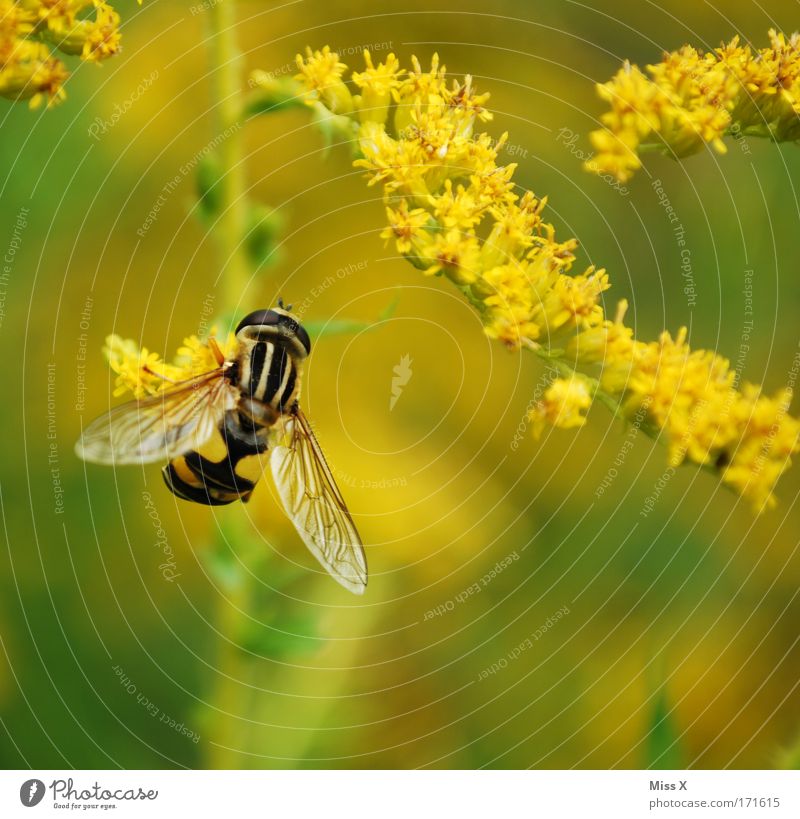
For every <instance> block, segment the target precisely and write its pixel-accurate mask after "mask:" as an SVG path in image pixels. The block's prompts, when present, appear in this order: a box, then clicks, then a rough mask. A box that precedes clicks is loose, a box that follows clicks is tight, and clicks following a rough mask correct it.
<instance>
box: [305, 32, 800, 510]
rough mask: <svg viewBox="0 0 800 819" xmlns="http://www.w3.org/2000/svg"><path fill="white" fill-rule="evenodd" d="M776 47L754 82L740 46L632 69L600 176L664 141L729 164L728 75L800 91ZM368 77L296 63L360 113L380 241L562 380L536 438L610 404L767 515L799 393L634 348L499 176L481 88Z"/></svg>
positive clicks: (541, 414)
mask: <svg viewBox="0 0 800 819" xmlns="http://www.w3.org/2000/svg"><path fill="white" fill-rule="evenodd" d="M773 41H774V42H773V50H774V52H775V54H774V55H773V58H771V59H770V60H768V59H766V58H759V59H758V60H757V61H756V62H757V63H759V65H758V66H754V65H751V63H752V62H753V61H749V62H748V60H746V59H745V54H744V53H743V52H741V51H736V49H737V48H738V46H729V47H728V49H729V51H728V52H726V53H724V54H723V53H722V51H721V52H720V53H719V54H718V55H716V56H715V55H703V54H700V53H698V52H696V51H694V50H692V49H688V48H687V49H682V50H681V51H680V52H678V53H676V54H675V55H671V56H670V57H668V58H667V59H665V61H664V63H663V64H662V65H661V66H659V67H651V69H650V74H651V78H648V77H646V76H645V75H643V74H642V73H641V72H640V71H639V70H638V69H636V68H635V67H633V66H626V67H625V68H624V69H623V70H622V71H621V72H620V75H618V77H617V78H616V79H615V80H614V81H612V83H611V84H609V85H608V86H606V87H605V88H604V91H603V93H604V94H606V96H607V97H608V99H609V100H610V101H613V105H614V111H613V123H612V118H609V120H608V124H613V125H614V127H615V128H616V129H617V131H618V132H619V135H620V138H621V140H623V141H620V139H618V138H617V136H616V135H615V134H614V133H612V132H611V131H603V132H600V134H599V135H598V136H597V137H596V138H597V140H598V141H599V142H601V143H603V144H604V145H605V144H606V143H607V150H606V152H605V153H604V154H602V155H601V157H599V159H598V161H599V162H604V163H606V165H605V167H607V168H613V169H614V172H615V173H617V174H618V175H621V176H625V175H626V174H630V173H632V172H633V170H635V168H636V167H638V163H639V160H638V156H637V154H636V153H635V148H636V146H638V145H639V144H640V142H641V141H642V140H643V139H645V138H648V137H649V135H650V134H651V133H653V132H657V133H659V135H660V136H661V137H662V138H663V139H665V140H667V141H668V143H669V145H670V146H671V148H672V150H674V151H675V152H676V153H680V154H681V155H683V154H686V153H690V152H691V151H693V150H697V149H698V148H699V147H700V146H702V144H703V143H704V142H714V143H715V144H716V145H717V147H718V148H720V149H722V148H723V147H724V146H723V145H722V143H721V142H718V140H719V138H720V137H721V136H722V135H723V133H724V131H725V128H726V127H727V125H726V123H727V122H728V121H729V120H730V117H731V116H733V115H734V114H736V115H737V116H742V114H741V113H737V112H741V110H742V105H741V100H740V99H739V98H737V97H736V96H735V90H736V89H737V88H739V87H740V86H741V82H742V80H741V78H738V79H732V74H731V72H732V69H731V68H729V67H728V64H729V63H731V62H733V61H734V60H738V61H739V63H740V64H741V65H740V68H739V69H738V70H739V71H740V72H744V73H747V74H748V76H750V77H752V78H754V82H755V78H757V76H760V75H762V74H764V72H765V71H766V73H767V75H770V76H771V75H773V74H776V75H780V76H781V77H783V78H784V80H785V81H786V82H787V83H788V84H789V85H790V86H792V85H793V83H794V82H795V80H794V73H793V70H790V68H789V66H788V65H785V64H784V63H785V61H786V59H788V56H787V55H788V54H789V53H790V52H791V51H792V49H794V48H795V45H796V40H795V38H793V39H792V40H791V41H790V42H788V43H787V42H785V41H784V40H782V39H781V38H779V37H778V35H774V37H773ZM731 49H733V51H731ZM734 52H735V53H734ZM778 52H780V53H781V55H782V56H781V58H780V60H779V59H778V57H777V54H778ZM781 60H783V61H784V62H781ZM365 61H366V64H367V69H366V71H364V72H360V73H359V72H356V73H355V74H353V75H352V77H351V79H352V80H353V82H354V84H355V86H357V87H358V88H359V89H361V92H362V93H360V94H355V95H354V94H352V93H351V91H350V89H349V88H348V86H347V79H346V73H347V70H348V69H347V66H346V65H344V64H343V63H341V62H340V61H339V58H338V56H337V55H336V54H333V53H331V52H330V50H329V49H327V48H326V49H323V50H322V51H315V52H312V51H311V50H310V49H309V50H308V51H307V56H306V58H303V57H299V56H298V65H300V67H301V74H300V76H299V77H298V79H299V80H300V81H301V82H302V83H303V84H304V85H305V88H306V90H307V92H308V93H309V97H310V101H311V102H312V104H314V105H316V106H325V105H330V106H331V107H330V108H329V109H326V110H327V112H328V114H331V112H333V111H334V110H336V111H339V112H341V111H344V110H345V109H349V110H348V113H347V115H346V116H343V117H340V124H341V127H342V129H344V130H345V131H346V132H347V133H348V134H349V136H350V138H352V140H353V141H354V142H355V144H356V145H358V147H359V149H360V152H361V155H360V157H359V158H358V159H356V161H355V165H356V167H359V168H363V169H364V170H365V171H366V173H367V177H368V179H369V184H370V185H377V184H379V185H381V186H382V187H383V191H384V197H385V205H386V215H387V221H388V227H387V228H386V229H385V230H384V231H383V232H382V234H381V236H382V237H383V238H384V239H386V240H388V241H394V243H395V247H396V249H397V252H398V253H400V254H402V255H403V256H405V257H406V258H407V259H408V260H409V261H410V262H411V263H412V264H413V265H414V266H415V267H417V268H418V269H420V270H422V271H423V272H424V273H425V274H426V275H429V276H430V275H443V276H446V277H447V278H449V279H450V280H451V281H452V282H453V283H454V284H455V285H456V286H458V287H459V288H460V289H461V291H462V292H463V293H464V295H465V296H466V297H467V298H468V299H469V300H470V302H471V303H472V304H473V305H474V306H475V307H476V309H478V310H479V312H480V315H481V318H482V321H483V324H484V327H485V331H486V333H487V335H489V336H490V337H491V338H496V339H498V340H500V341H502V342H503V343H504V344H505V345H506V346H507V347H509V348H510V349H512V350H518V349H520V348H522V347H525V348H527V349H531V350H534V351H535V352H537V353H538V354H539V355H540V356H542V357H543V358H546V359H547V361H548V362H549V363H550V365H551V366H553V367H555V368H556V369H557V370H558V371H559V373H560V374H561V375H562V377H561V378H559V379H557V380H556V381H554V382H553V384H552V385H551V386H550V387H549V388H548V390H547V391H546V393H545V395H544V397H543V399H542V400H541V401H540V402H539V403H538V404H537V406H536V407H535V409H534V410H533V413H532V421H533V427H534V431H535V432H536V433H537V434H540V433H541V430H542V429H543V426H544V425H545V424H547V423H549V424H551V425H555V426H558V427H562V428H572V427H578V426H581V425H582V424H583V423H584V418H585V413H586V410H587V409H588V407H589V405H590V404H591V402H592V401H593V400H595V399H596V400H600V401H602V402H603V403H604V404H606V405H607V406H609V407H610V408H611V409H612V411H614V412H615V413H616V414H618V415H620V416H622V417H624V418H627V419H629V420H631V421H634V422H635V423H637V424H638V425H639V426H640V427H641V428H642V429H643V430H644V431H645V432H647V433H648V434H650V435H652V436H654V437H658V438H660V439H662V440H663V441H664V443H665V444H666V446H667V449H668V459H669V462H670V464H671V465H672V466H677V465H678V464H680V463H682V462H683V461H691V462H693V463H695V464H698V465H702V466H705V467H707V468H709V469H710V470H712V471H714V472H716V474H717V475H718V476H719V477H720V478H721V479H722V481H723V482H724V483H725V484H727V485H728V486H730V487H732V488H733V489H735V490H736V491H737V492H739V493H740V494H741V495H743V496H744V497H746V498H748V499H749V500H751V501H752V502H753V504H754V506H755V507H756V508H757V509H759V510H760V509H763V508H764V507H766V506H769V505H771V504H772V503H773V502H774V501H773V499H772V490H773V487H774V485H775V482H776V481H777V479H778V477H779V476H780V475H781V474H782V473H783V472H784V471H785V470H786V469H787V468H788V466H789V464H790V460H789V459H790V456H791V455H792V454H794V453H796V452H797V451H798V449H799V448H800V445H799V443H798V436H800V423H799V422H798V421H797V420H796V419H794V418H793V417H792V416H790V415H789V414H788V407H789V402H790V400H791V391H790V390H783V391H781V392H779V393H778V394H777V395H776V396H775V397H773V398H769V397H766V396H763V395H762V394H761V392H760V389H759V388H758V387H755V386H752V385H747V384H745V385H743V386H741V387H740V385H739V384H738V383H737V379H736V374H735V373H734V372H733V371H732V370H731V369H730V366H729V363H728V361H727V360H725V359H724V358H722V357H720V356H717V355H715V354H714V353H712V352H708V351H705V350H692V349H691V348H690V347H689V345H688V343H687V332H686V330H685V329H681V330H680V331H679V332H678V334H677V335H676V336H675V337H674V338H673V337H672V336H671V335H670V334H669V333H662V335H661V336H660V337H659V339H658V341H654V342H649V343H646V342H642V341H638V340H637V339H635V338H634V336H633V332H632V330H631V329H630V328H629V327H627V326H626V325H625V323H624V320H625V311H626V309H627V304H626V303H625V302H624V301H623V302H620V304H619V306H618V308H617V312H616V315H615V316H614V318H613V320H612V319H609V318H607V317H606V314H605V311H604V308H603V304H602V296H603V293H604V292H605V291H606V290H607V289H608V288H609V287H610V286H611V285H610V282H609V278H608V275H607V273H606V272H605V271H604V270H596V269H595V268H593V267H590V268H588V269H587V270H585V271H584V272H582V273H577V274H576V273H573V272H572V266H573V263H574V262H575V250H576V247H577V242H576V241H575V239H571V238H570V239H567V240H565V241H561V240H559V239H557V238H556V235H555V230H554V229H553V226H552V225H551V224H549V223H548V222H547V221H546V220H545V218H544V216H543V211H544V207H545V202H546V200H545V199H543V198H539V197H536V196H534V194H533V193H530V192H527V193H523V194H520V193H519V192H518V190H517V189H516V187H515V184H514V181H513V176H514V171H515V167H516V166H515V165H514V164H513V163H511V164H503V163H502V162H501V160H500V151H501V149H502V147H503V145H504V144H505V140H506V138H507V137H506V135H505V134H504V135H502V136H501V137H500V139H497V140H496V139H494V138H492V137H491V136H490V135H489V134H486V133H475V127H476V125H477V124H478V123H480V122H484V121H487V120H489V119H490V118H491V114H490V113H489V112H488V111H487V110H486V108H485V104H486V101H487V98H488V95H486V94H478V93H477V92H476V91H475V89H474V88H473V85H472V82H471V80H470V79H469V78H466V79H465V80H464V81H463V82H454V83H452V84H448V82H447V79H446V74H445V69H444V67H443V66H441V65H440V63H439V58H438V56H434V58H433V60H432V63H431V67H430V69H429V70H427V71H425V70H423V69H422V67H421V65H420V63H419V61H418V60H417V59H416V58H412V68H411V70H409V71H408V72H406V73H404V72H403V71H402V70H401V69H400V68H399V66H398V64H397V62H396V60H395V59H394V57H390V58H388V59H387V60H386V62H385V63H384V64H382V65H379V66H377V67H376V66H374V65H373V63H372V59H371V57H370V56H369V55H365ZM779 63H780V65H779ZM792 65H796V63H792ZM759 82H760V85H759V86H758V87H759V88H760V89H761V92H760V94H759V95H754V99H755V100H757V104H758V106H759V108H758V110H759V111H764V110H766V106H767V105H770V106H771V107H770V109H769V110H770V112H771V114H772V115H773V119H772V122H773V123H775V122H776V121H777V120H776V118H777V119H780V117H781V116H783V114H784V113H785V111H786V108H785V106H786V105H787V104H788V101H789V98H788V97H786V96H782V97H781V102H777V101H776V100H774V99H772V100H768V99H767V97H768V96H770V94H769V91H768V87H769V85H768V83H767V82H766V81H765V80H764V77H763V76H762V77H761V79H760V80H759ZM752 84H753V83H751V85H752ZM367 90H369V93H367ZM390 93H391V96H392V97H393V99H394V100H395V105H394V107H390V106H388V103H387V96H388V94H390ZM772 96H773V97H774V96H775V94H773V95H772ZM342 100H346V101H347V103H346V104H345V105H342ZM378 111H379V113H380V116H378V115H377V113H376V112H378ZM624 140H627V142H624ZM604 141H605V142H604ZM619 145H622V146H623V147H624V148H625V150H622V149H621V148H619V147H618V146H619ZM576 370H580V373H578V372H576Z"/></svg>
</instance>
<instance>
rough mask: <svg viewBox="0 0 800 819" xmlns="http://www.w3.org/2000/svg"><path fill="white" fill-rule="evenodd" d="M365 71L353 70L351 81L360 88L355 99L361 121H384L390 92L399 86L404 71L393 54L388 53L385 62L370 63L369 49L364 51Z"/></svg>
mask: <svg viewBox="0 0 800 819" xmlns="http://www.w3.org/2000/svg"><path fill="white" fill-rule="evenodd" d="M364 61H365V62H366V64H367V68H366V71H362V72H361V73H358V72H355V71H354V72H353V82H354V83H355V84H356V85H357V86H358V87H359V88H360V89H361V95H360V97H357V98H356V99H355V104H356V107H357V108H358V113H359V119H360V120H361V122H378V123H381V124H382V123H384V122H386V117H387V116H388V114H389V103H390V102H391V99H392V92H393V91H395V90H396V89H397V88H399V87H400V79H399V78H400V76H401V75H402V74H404V73H405V72H404V71H403V70H402V69H401V68H400V63H399V62H398V60H397V57H395V56H394V54H389V56H388V57H387V58H386V62H385V63H379V64H378V65H377V66H374V65H373V64H372V56H371V55H370V53H369V51H367V50H365V51H364Z"/></svg>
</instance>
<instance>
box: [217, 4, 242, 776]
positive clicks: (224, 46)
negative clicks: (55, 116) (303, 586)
mask: <svg viewBox="0 0 800 819" xmlns="http://www.w3.org/2000/svg"><path fill="white" fill-rule="evenodd" d="M208 16H209V27H210V30H209V34H208V43H209V54H210V58H211V95H212V103H213V112H214V129H215V138H220V140H221V141H220V143H219V146H218V148H217V154H218V158H219V169H220V178H219V182H218V185H219V186H220V187H219V203H220V215H219V219H218V221H217V222H216V224H215V225H214V228H213V235H214V238H215V240H216V244H217V252H218V254H219V265H220V275H221V278H222V281H223V292H222V309H221V311H220V312H221V313H222V314H223V315H226V316H228V315H230V314H231V313H232V312H233V311H234V310H237V309H239V310H240V309H241V297H242V293H243V292H244V290H245V288H246V286H247V283H248V281H249V278H250V270H249V264H248V260H247V256H246V252H245V247H244V242H243V240H244V236H245V231H246V226H247V199H246V180H245V165H244V150H243V134H242V125H243V122H242V117H243V111H242V99H243V88H242V79H243V57H242V55H241V53H240V52H239V49H238V47H237V44H236V31H235V24H236V4H235V0H217V2H215V3H214V4H212V6H211V7H210V9H209V10H208ZM226 511H227V512H240V511H241V510H239V509H232V510H226ZM229 520H230V519H229ZM231 522H232V521H231ZM228 534H230V532H229V529H228V528H227V527H225V528H223V529H222V530H221V531H220V533H219V535H218V537H219V538H220V540H221V541H222V542H221V543H220V546H219V548H221V549H230V548H231V546H230V544H229V543H228V540H229V538H228ZM215 579H216V580H217V585H218V587H219V588H218V592H217V604H216V615H215V621H216V627H217V630H218V631H219V634H220V636H219V638H218V639H219V645H218V652H217V657H216V669H215V671H216V674H217V677H216V679H215V683H214V688H213V690H212V691H211V694H210V703H209V705H210V707H211V709H212V711H211V713H210V734H211V735H210V737H209V739H210V740H212V742H213V744H211V743H209V744H208V746H207V747H208V751H207V758H208V764H209V765H210V767H212V768H215V769H221V768H235V767H236V764H237V761H238V754H237V752H236V747H237V745H238V743H237V735H238V733H239V732H238V731H237V730H236V717H235V716H229V715H228V714H227V713H226V712H227V711H228V710H229V709H231V708H233V706H234V704H237V703H238V704H240V696H239V695H240V691H239V682H238V681H239V680H240V679H241V678H242V671H243V669H242V656H241V650H240V648H239V646H238V635H239V633H240V631H241V617H242V615H241V611H243V610H244V609H245V607H246V603H247V598H248V588H247V586H248V584H247V579H246V576H245V573H244V572H242V571H241V569H240V568H236V569H235V577H233V578H229V582H227V583H223V582H221V578H219V577H217V578H215ZM213 709H216V710H213Z"/></svg>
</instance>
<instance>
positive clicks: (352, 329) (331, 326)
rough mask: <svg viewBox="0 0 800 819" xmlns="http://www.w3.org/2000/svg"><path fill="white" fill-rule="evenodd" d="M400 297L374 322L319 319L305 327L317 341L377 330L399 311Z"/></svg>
mask: <svg viewBox="0 0 800 819" xmlns="http://www.w3.org/2000/svg"><path fill="white" fill-rule="evenodd" d="M398 300H399V297H398V296H395V297H394V298H393V299H392V300H391V301H390V302H389V304H387V305H386V307H384V308H383V310H381V312H380V313H379V314H378V316H377V318H376V319H375V320H374V321H359V320H357V319H329V320H327V321H326V320H324V319H318V320H316V321H304V322H303V327H305V328H306V330H307V331H308V334H309V335H310V336H312V337H313V338H315V339H320V338H323V337H325V336H342V335H348V334H352V333H361V332H367V331H370V330H375V329H377V328H378V327H379V326H380V325H381V324H382V323H383V322H385V321H388V320H389V319H390V318H391V317H392V316H393V315H394V312H395V310H396V309H397V302H398Z"/></svg>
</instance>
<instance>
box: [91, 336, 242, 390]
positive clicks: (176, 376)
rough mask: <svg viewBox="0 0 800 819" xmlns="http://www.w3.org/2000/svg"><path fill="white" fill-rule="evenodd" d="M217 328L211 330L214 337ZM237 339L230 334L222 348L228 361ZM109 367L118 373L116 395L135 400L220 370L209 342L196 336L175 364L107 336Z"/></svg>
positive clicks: (179, 353) (106, 349) (191, 338)
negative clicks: (125, 395) (127, 395)
mask: <svg viewBox="0 0 800 819" xmlns="http://www.w3.org/2000/svg"><path fill="white" fill-rule="evenodd" d="M215 332H216V328H212V330H211V337H212V338H213V337H214V334H215ZM236 345H237V342H236V336H235V335H234V334H233V333H229V334H228V337H227V339H226V340H225V343H224V344H223V345H222V346H221V349H222V353H223V355H224V356H225V358H230V357H231V356H232V355H233V353H234V352H235V350H236ZM103 354H104V355H105V357H106V359H107V361H108V363H109V366H110V367H111V369H112V371H113V372H115V373H116V375H117V379H116V382H115V389H114V395H115V396H119V395H124V394H125V393H126V392H131V393H133V396H134V398H145V397H146V396H148V395H156V394H158V393H160V392H163V391H164V390H166V389H169V388H170V387H171V386H173V385H174V384H175V382H178V381H185V380H186V379H188V378H193V377H195V376H198V375H202V374H203V373H207V372H210V371H211V370H214V369H216V368H217V367H218V366H219V362H218V361H217V358H216V355H215V353H214V351H213V349H212V347H211V345H210V344H209V342H208V341H202V340H200V339H198V338H197V336H189V337H188V338H186V339H184V342H183V346H182V347H180V348H179V350H178V355H177V356H176V358H175V360H174V362H173V363H172V364H169V363H167V362H165V361H164V360H163V359H162V358H161V356H160V355H158V353H152V352H150V351H149V350H148V349H147V347H139V345H138V344H137V343H136V342H135V341H133V340H132V339H123V338H121V337H120V336H118V335H111V336H108V338H107V339H106V344H105V347H104V348H103Z"/></svg>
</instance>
